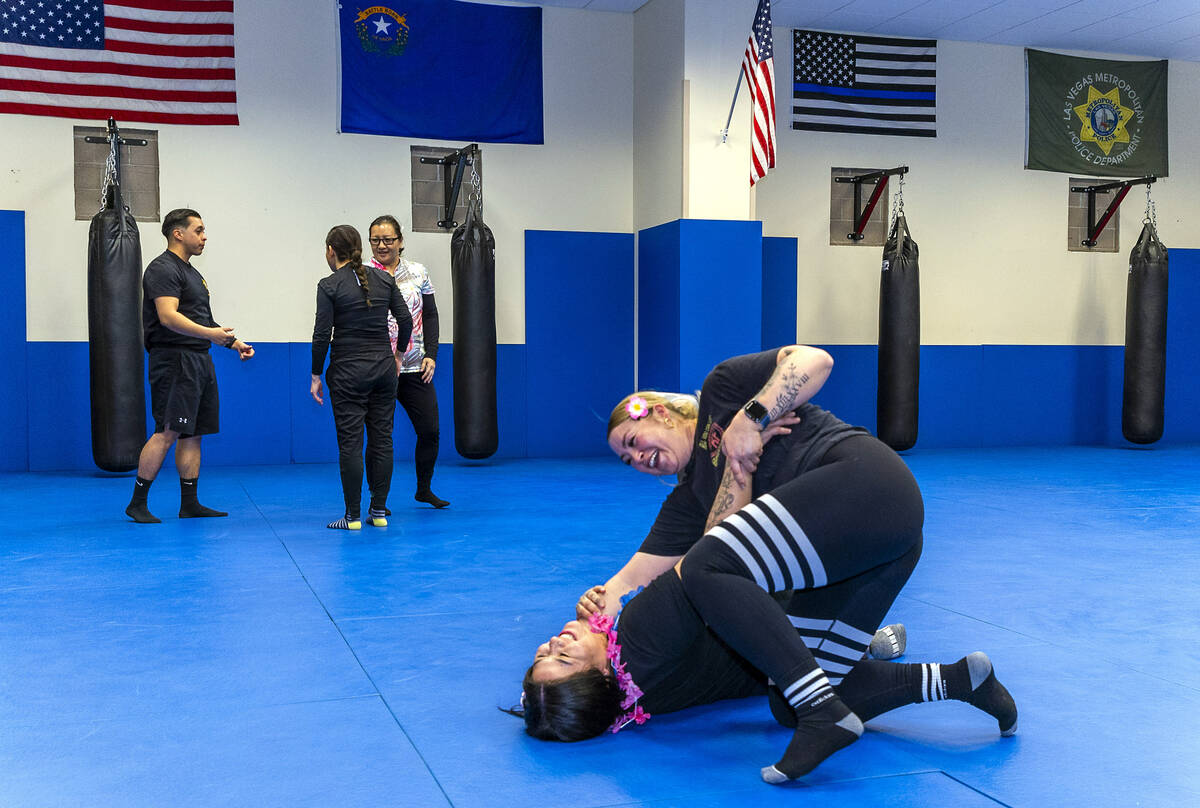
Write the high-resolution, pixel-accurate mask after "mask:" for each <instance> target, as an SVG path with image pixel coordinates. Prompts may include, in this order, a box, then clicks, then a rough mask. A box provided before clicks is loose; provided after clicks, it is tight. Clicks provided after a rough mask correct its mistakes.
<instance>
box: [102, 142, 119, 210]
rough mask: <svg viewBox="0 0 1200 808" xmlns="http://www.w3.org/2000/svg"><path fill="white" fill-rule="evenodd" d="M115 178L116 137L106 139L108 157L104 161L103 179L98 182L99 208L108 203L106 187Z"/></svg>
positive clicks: (107, 187)
mask: <svg viewBox="0 0 1200 808" xmlns="http://www.w3.org/2000/svg"><path fill="white" fill-rule="evenodd" d="M116 178H117V139H116V138H115V137H110V138H109V139H108V159H107V160H106V161H105V162H104V181H103V182H102V183H100V210H104V207H105V206H106V205H107V204H108V189H109V187H110V186H111V185H112V184H113V183H114V182H115V181H116Z"/></svg>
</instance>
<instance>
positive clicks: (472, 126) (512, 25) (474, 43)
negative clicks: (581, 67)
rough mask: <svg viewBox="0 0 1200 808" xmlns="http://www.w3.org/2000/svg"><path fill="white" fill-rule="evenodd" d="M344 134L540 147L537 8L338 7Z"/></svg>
mask: <svg viewBox="0 0 1200 808" xmlns="http://www.w3.org/2000/svg"><path fill="white" fill-rule="evenodd" d="M338 25H339V32H340V38H341V69H342V75H341V94H342V99H341V128H340V131H342V132H358V133H361V134H367V135H395V136H399V137H414V138H432V139H437V140H474V141H483V142H486V143H542V142H544V138H543V134H542V10H541V9H540V8H518V7H514V6H489V5H483V4H481V3H463V2H452V1H451V0H388V4H386V5H384V4H373V3H371V2H369V0H360V2H354V1H353V0H350V1H349V2H347V0H342V2H341V4H340V8H339V10H338Z"/></svg>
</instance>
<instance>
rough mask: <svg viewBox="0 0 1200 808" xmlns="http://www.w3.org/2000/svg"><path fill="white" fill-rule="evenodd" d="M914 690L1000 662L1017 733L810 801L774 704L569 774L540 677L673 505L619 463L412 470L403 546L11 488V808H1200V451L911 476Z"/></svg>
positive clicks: (316, 506) (292, 489)
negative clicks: (570, 624) (919, 532)
mask: <svg viewBox="0 0 1200 808" xmlns="http://www.w3.org/2000/svg"><path fill="white" fill-rule="evenodd" d="M907 460H908V462H909V464H910V466H911V467H912V468H913V470H914V472H915V473H916V475H917V478H918V480H919V481H920V483H921V486H922V489H923V491H924V493H925V502H926V513H927V516H926V526H925V554H924V558H923V559H922V561H921V563H920V564H919V565H918V566H917V570H916V573H915V574H914V576H913V578H912V580H911V581H910V583H909V585H908V587H907V588H906V589H905V591H904V592H903V593H902V594H901V596H900V598H899V599H898V600H897V602H896V604H895V607H894V608H893V611H892V614H891V616H890V620H898V621H902V622H904V623H905V624H906V625H907V627H908V649H909V650H908V654H907V655H906V657H905V660H906V661H910V662H911V661H953V660H956V659H958V658H959V657H960V656H962V655H963V654H965V653H967V652H970V651H973V650H977V649H982V650H986V651H987V652H988V653H989V654H990V655H991V657H992V660H993V662H994V664H995V668H996V672H997V675H998V676H999V677H1000V679H1001V681H1003V682H1004V683H1005V684H1006V685H1007V686H1008V688H1009V689H1010V690H1011V691H1012V693H1013V695H1014V697H1015V698H1016V700H1017V702H1018V705H1019V707H1020V724H1019V732H1018V734H1017V735H1016V736H1015V737H1012V738H1001V737H1000V736H999V735H998V734H997V730H996V724H995V721H994V720H992V719H991V718H989V717H988V716H986V715H983V714H982V713H979V712H977V711H975V710H974V709H972V708H971V707H968V706H966V705H964V704H959V703H945V702H943V703H936V704H925V705H916V706H910V707H906V708H903V709H902V710H899V711H896V712H894V713H891V714H888V715H884V716H881V717H880V718H877V719H876V720H874V721H872V722H870V723H869V724H868V725H867V726H868V731H867V732H866V734H865V735H864V736H863V738H862V740H861V741H859V742H858V743H856V744H854V745H853V746H852V747H850V748H849V749H847V750H845V751H843V752H841V753H839V754H837V755H835V756H834V757H833V758H831V759H830V760H828V761H826V762H825V763H824V764H823V765H822V766H821V767H820V768H818V769H817V770H816V772H814V773H813V774H812V775H810V776H809V777H807V778H806V779H805V780H804V781H803V782H802V783H801V784H796V785H790V786H787V787H773V786H768V785H765V784H763V783H761V782H760V781H759V776H758V770H759V767H760V766H762V765H764V764H767V763H771V762H773V761H775V760H776V759H777V758H778V757H779V754H780V753H781V751H782V750H783V748H784V747H785V746H786V744H787V741H788V739H789V737H790V733H789V732H788V731H787V730H784V729H782V728H780V727H778V726H776V725H775V724H774V723H773V722H772V720H771V718H770V715H769V713H768V711H767V707H766V703H765V699H749V700H742V701H737V702H724V703H721V704H716V705H711V706H708V707H704V708H699V709H694V710H689V711H685V712H681V713H676V714H671V715H662V716H655V717H654V718H652V719H651V721H650V722H649V723H647V724H646V725H645V726H643V727H638V728H634V729H630V730H626V731H624V732H622V733H620V734H619V735H616V736H605V737H602V738H600V739H597V740H594V741H588V742H585V743H580V744H570V745H562V744H549V743H543V742H539V741H535V740H532V739H530V738H528V737H527V736H525V735H524V734H523V732H522V729H521V724H520V722H519V721H518V720H517V719H515V718H511V717H509V716H508V715H505V714H504V713H501V712H499V711H498V710H497V709H496V708H497V707H500V706H510V705H512V704H513V703H514V702H515V701H516V700H517V698H518V692H519V679H520V676H521V674H522V672H523V671H524V668H525V667H526V665H527V664H528V662H529V661H530V658H531V657H532V654H533V650H534V648H535V646H536V645H537V644H538V643H539V642H542V641H543V640H544V639H545V638H546V637H548V636H550V634H552V633H554V632H555V631H556V630H557V629H558V627H559V626H561V625H562V623H563V621H564V620H566V619H568V618H569V617H570V616H571V614H572V610H573V604H574V602H575V600H576V598H577V597H578V595H579V594H580V593H581V592H582V591H583V589H585V588H586V587H587V586H589V585H591V584H593V583H599V582H601V581H603V580H604V579H605V578H606V577H607V575H608V574H609V573H611V572H612V571H614V570H615V569H616V568H617V567H618V565H619V564H620V563H621V562H622V561H623V560H624V559H625V558H626V557H628V555H629V554H630V553H631V552H632V551H633V550H634V549H635V548H636V547H637V545H638V543H639V542H640V540H641V538H642V536H643V535H644V533H645V530H646V528H647V527H648V526H649V524H650V523H651V521H652V519H653V516H654V513H655V512H656V509H657V506H658V503H659V502H660V501H661V499H662V497H663V496H664V495H665V494H666V493H667V488H666V487H665V486H664V485H662V484H660V483H659V482H658V481H655V480H654V479H651V478H649V477H645V476H642V475H639V474H636V473H634V472H632V471H630V470H628V469H626V468H624V467H623V466H621V465H620V464H619V463H617V461H616V460H614V459H611V458H603V459H601V458H597V459H587V460H569V461H567V460H519V461H496V462H489V463H483V464H477V465H466V464H456V462H455V460H454V459H453V458H445V459H444V460H443V463H442V464H441V465H440V466H439V468H438V475H437V478H436V483H437V485H436V486H435V488H436V490H437V492H438V493H439V494H441V495H442V496H444V497H446V498H448V499H450V500H452V502H453V504H452V505H451V507H450V508H449V509H447V510H444V511H434V510H432V509H430V508H427V507H424V506H418V505H417V504H416V503H414V502H413V501H412V500H411V499H410V497H411V466H409V465H408V464H407V463H398V464H397V468H396V477H395V482H394V486H393V497H392V500H391V506H392V509H393V511H394V515H393V517H392V519H391V524H390V525H389V526H388V527H387V528H386V529H372V528H367V527H364V528H363V530H362V531H361V532H358V533H349V532H342V531H332V530H327V529H325V527H324V524H325V522H327V521H329V520H330V519H332V518H335V517H336V516H338V515H339V500H340V491H339V489H338V480H337V473H336V469H335V467H334V466H332V465H297V466H286V467H279V466H274V467H267V466H261V467H236V468H228V467H226V468H218V467H212V468H205V469H204V470H203V473H202V475H201V479H200V494H201V501H203V502H205V503H206V504H209V505H212V506H215V507H220V508H225V509H228V510H229V511H231V514H230V516H229V518H227V519H207V520H200V519H198V520H182V521H181V520H179V519H177V518H175V516H174V512H175V510H176V508H177V507H178V485H177V483H176V481H175V474H174V470H173V468H172V467H171V466H170V465H168V466H167V467H166V468H165V469H164V472H163V474H162V476H161V477H160V479H159V481H158V483H157V484H156V485H155V487H154V489H153V490H152V492H151V497H150V505H151V508H152V510H154V511H155V512H156V513H158V515H159V516H161V517H163V518H164V523H163V524H161V525H136V524H132V523H130V522H127V521H126V520H125V518H124V516H123V514H122V509H123V508H124V505H125V503H126V501H127V500H128V495H129V490H130V486H131V478H130V477H127V476H126V477H113V476H103V475H100V474H89V473H85V472H77V473H36V474H6V475H2V486H0V518H3V523H4V526H5V527H4V533H3V538H0V805H3V806H6V808H26V807H27V806H28V807H30V808H42V807H43V806H50V807H53V808H57V807H58V806H417V807H420V808H423V807H424V806H431V807H432V806H454V808H468V806H505V808H519V807H521V806H533V805H538V804H543V803H549V804H555V805H565V806H571V808H600V807H601V806H605V807H606V808H608V807H611V806H655V807H656V808H659V807H661V806H689V808H719V807H721V806H748V805H754V806H764V807H767V806H781V805H789V806H792V805H820V806H833V807H834V808H838V807H839V806H861V805H886V806H945V805H954V806H959V808H968V807H969V806H995V805H1008V806H1133V805H1141V806H1185V805H1186V806H1192V805H1200V766H1197V765H1196V764H1197V762H1198V761H1200V731H1198V730H1197V729H1196V726H1197V718H1198V717H1200V623H1198V621H1197V619H1196V618H1197V614H1198V613H1200V586H1198V585H1197V577H1198V576H1200V448H1179V447H1175V448H1172V447H1162V448H1151V449H1121V448H1055V449H994V450H970V451H967V450H958V451H950V450H946V451H920V450H919V449H918V450H916V451H913V452H911V453H910V454H909V455H908V456H907Z"/></svg>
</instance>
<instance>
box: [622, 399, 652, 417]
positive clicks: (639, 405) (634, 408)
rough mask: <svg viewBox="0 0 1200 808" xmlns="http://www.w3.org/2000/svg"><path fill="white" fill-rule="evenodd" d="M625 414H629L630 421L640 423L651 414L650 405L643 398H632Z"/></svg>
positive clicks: (626, 406)
mask: <svg viewBox="0 0 1200 808" xmlns="http://www.w3.org/2000/svg"><path fill="white" fill-rule="evenodd" d="M625 412H627V413H629V420H631V421H640V420H641V419H643V418H645V417H646V416H647V415H649V414H650V405H649V404H647V403H646V399H644V398H642V397H641V396H630V397H629V403H628V404H626V405H625Z"/></svg>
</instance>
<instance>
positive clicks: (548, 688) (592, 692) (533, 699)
mask: <svg viewBox="0 0 1200 808" xmlns="http://www.w3.org/2000/svg"><path fill="white" fill-rule="evenodd" d="M521 692H522V693H523V694H524V705H523V708H513V709H511V710H505V712H507V713H509V714H510V715H515V716H518V717H520V718H524V719H525V731H526V732H527V733H529V734H530V735H532V736H533V737H535V738H539V739H541V740H543V741H565V742H571V741H586V740H587V739H588V738H595V737H596V736H597V735H599V734H600V733H602V732H604V731H605V730H606V729H608V728H609V727H610V726H612V723H613V721H615V720H617V717H618V716H619V715H621V699H622V698H623V697H624V694H622V693H621V687H620V685H618V684H617V679H616V677H615V676H613V675H612V674H611V673H610V672H608V671H600V670H597V669H596V668H591V669H589V670H585V671H580V672H579V673H574V674H571V675H570V676H567V677H564V678H562V679H556V680H555V681H553V682H535V681H533V667H532V666H530V668H529V670H527V671H525V679H524V681H522V682H521Z"/></svg>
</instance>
